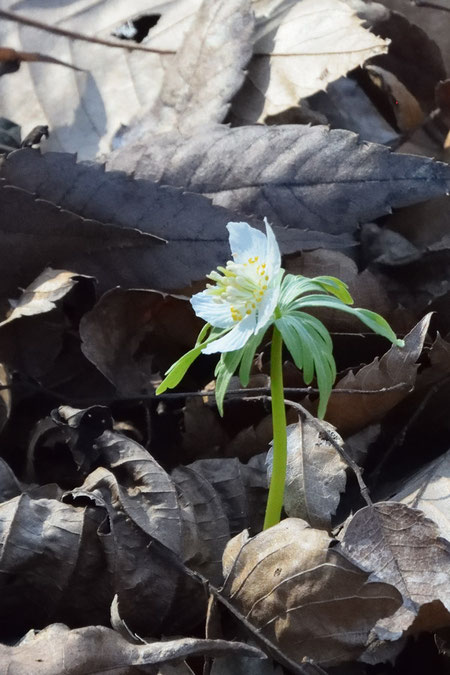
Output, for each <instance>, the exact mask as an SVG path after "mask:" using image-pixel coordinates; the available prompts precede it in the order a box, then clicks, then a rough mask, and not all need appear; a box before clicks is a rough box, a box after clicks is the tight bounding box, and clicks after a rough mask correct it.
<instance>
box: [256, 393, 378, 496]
mask: <svg viewBox="0 0 450 675" xmlns="http://www.w3.org/2000/svg"><path fill="white" fill-rule="evenodd" d="M258 399H260V400H261V399H263V400H266V401H270V396H249V397H248V399H247V400H258ZM284 402H285V404H286V405H289V406H291V408H294V409H295V410H297V411H298V412H299V413H300V415H301V416H302V417H304V418H305V419H307V420H308V422H310V423H311V424H312V425H313V427H315V429H317V431H318V432H319V433H320V434H322V435H323V436H325V437H326V439H327V441H328V442H329V443H330V445H332V446H333V448H334V449H335V450H337V452H338V453H339V454H340V455H341V457H342V459H343V460H344V462H346V463H347V464H348V466H349V467H350V468H351V469H352V471H353V473H354V474H355V476H356V480H357V481H358V485H359V489H360V492H361V496H362V498H363V499H364V501H365V502H366V504H367V505H368V506H373V502H372V500H371V498H370V495H369V490H368V488H367V485H366V484H365V482H364V480H363V477H362V474H361V469H360V468H359V466H358V465H357V463H356V462H355V461H354V460H353V459H352V457H350V455H349V454H348V452H347V451H346V450H345V449H344V448H343V447H342V446H341V445H339V443H336V441H335V440H334V438H333V436H332V435H331V434H330V432H329V431H328V430H327V429H326V428H325V427H324V426H323V425H322V424H321V422H320V421H319V420H317V419H316V418H315V417H314V415H311V413H310V412H309V411H308V410H306V408H304V407H303V406H302V405H301V404H300V403H296V402H295V401H290V400H289V399H284Z"/></svg>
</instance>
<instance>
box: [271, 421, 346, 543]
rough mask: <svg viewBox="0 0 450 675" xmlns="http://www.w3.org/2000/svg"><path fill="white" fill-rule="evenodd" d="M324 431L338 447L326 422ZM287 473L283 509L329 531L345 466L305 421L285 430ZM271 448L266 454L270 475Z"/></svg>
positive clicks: (333, 431) (343, 485)
mask: <svg viewBox="0 0 450 675" xmlns="http://www.w3.org/2000/svg"><path fill="white" fill-rule="evenodd" d="M323 424H325V428H326V429H327V431H328V432H329V433H331V434H332V435H333V437H334V439H335V440H336V442H337V443H339V444H340V445H342V444H343V440H342V438H341V437H340V436H339V435H338V434H336V432H335V430H334V427H332V426H331V425H330V424H327V423H326V422H325V423H323ZM287 452H288V459H287V472H286V484H285V492H284V509H285V511H286V513H287V515H288V516H290V517H292V518H303V520H306V522H307V523H308V524H309V525H310V526H311V527H316V528H318V529H324V530H329V529H330V527H331V516H332V515H333V514H334V513H335V512H336V509H337V506H338V504H339V500H340V496H341V492H343V491H344V489H345V483H346V475H345V469H346V464H345V462H344V461H343V460H342V458H341V456H340V455H339V453H338V452H337V450H336V449H335V448H334V447H333V446H332V445H331V444H330V443H329V441H328V440H327V439H326V438H325V437H324V436H323V435H322V434H321V433H320V432H319V431H318V430H317V428H316V427H315V426H314V425H312V424H311V422H309V421H308V420H302V419H301V418H300V419H299V420H298V422H297V423H296V424H290V425H289V426H288V427H287ZM272 461H273V448H271V450H270V451H269V453H268V456H267V463H268V474H269V476H270V475H271V473H272Z"/></svg>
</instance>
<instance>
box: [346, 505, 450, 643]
mask: <svg viewBox="0 0 450 675" xmlns="http://www.w3.org/2000/svg"><path fill="white" fill-rule="evenodd" d="M339 550H341V551H342V552H343V553H345V554H346V555H347V557H348V558H349V559H350V560H352V561H353V562H354V563H355V564H356V565H359V566H360V567H362V568H363V569H365V570H366V571H367V572H371V573H372V578H374V579H376V580H377V581H382V582H385V583H387V584H391V585H392V586H395V587H396V588H397V589H398V590H399V591H400V593H401V594H402V596H403V606H402V607H400V608H399V609H398V610H397V611H396V612H395V613H394V614H393V615H391V616H390V617H389V618H384V619H383V620H382V621H381V622H380V624H379V625H378V626H377V627H376V628H375V632H376V633H377V635H378V637H380V638H381V639H386V640H391V641H395V640H398V639H399V638H400V637H401V636H402V635H403V633H404V632H405V631H407V630H408V631H409V632H410V633H416V634H417V633H419V632H421V631H424V630H427V631H433V630H436V629H438V628H442V627H446V626H449V625H450V593H449V589H450V583H449V581H450V578H449V570H450V543H449V542H448V541H446V540H444V539H443V538H442V537H440V536H439V530H438V528H437V526H436V525H435V524H434V523H433V522H432V521H431V520H429V519H427V518H426V517H425V516H424V514H423V513H422V512H421V511H418V510H416V509H413V508H410V507H409V506H406V505H405V504H399V503H396V502H385V503H382V502H381V503H378V504H375V505H374V506H373V507H369V506H368V507H365V508H363V509H361V510H360V511H358V512H357V513H356V514H355V515H354V516H353V518H352V519H351V521H350V522H349V524H348V525H347V527H346V530H345V534H344V537H343V539H342V542H341V544H340V545H339Z"/></svg>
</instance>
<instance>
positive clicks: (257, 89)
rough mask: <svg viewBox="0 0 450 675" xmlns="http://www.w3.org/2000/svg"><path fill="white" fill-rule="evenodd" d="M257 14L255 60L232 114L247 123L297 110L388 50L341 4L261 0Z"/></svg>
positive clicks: (337, 1) (334, 0)
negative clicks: (312, 97)
mask: <svg viewBox="0 0 450 675" xmlns="http://www.w3.org/2000/svg"><path fill="white" fill-rule="evenodd" d="M255 9H256V12H257V17H258V21H257V26H256V31H255V44H254V47H253V53H254V56H253V58H252V60H251V62H250V65H249V68H248V73H247V77H246V81H245V83H244V86H243V88H242V90H241V91H240V92H239V94H238V96H237V97H236V98H235V100H234V101H233V114H234V115H235V116H237V117H238V118H240V119H241V120H246V121H247V123H255V122H262V121H263V120H264V118H265V117H266V116H267V115H276V114H277V113H280V112H282V111H283V110H285V109H287V108H291V107H293V106H297V105H298V103H299V101H300V99H302V98H306V97H307V96H310V95H312V94H315V93H316V92H317V91H320V90H322V89H326V87H327V85H328V84H329V83H330V82H332V81H333V80H336V79H338V78H339V77H341V76H342V75H346V73H347V72H348V71H349V70H353V68H356V67H357V66H360V65H362V64H363V63H364V61H365V60H366V59H368V58H370V57H372V56H375V55H377V54H382V53H383V52H385V51H387V47H388V42H387V41H385V40H383V39H382V38H379V37H376V35H374V34H373V33H371V32H370V31H369V30H366V29H365V28H363V27H362V25H361V24H362V21H361V20H360V19H359V18H358V17H357V16H356V14H354V13H353V12H352V10H351V9H350V8H349V7H348V5H346V4H345V3H343V2H341V1H340V0H300V1H295V0H293V1H291V2H286V1H285V0H278V2H273V0H268V2H261V0H260V1H259V2H257V3H255ZM258 104H259V105H258ZM255 108H256V109H258V108H259V117H257V116H256V115H255V114H254V113H253V111H254V110H255Z"/></svg>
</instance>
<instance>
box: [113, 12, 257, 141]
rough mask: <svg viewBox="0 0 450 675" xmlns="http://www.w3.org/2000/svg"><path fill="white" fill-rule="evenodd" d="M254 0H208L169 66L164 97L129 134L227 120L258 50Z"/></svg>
mask: <svg viewBox="0 0 450 675" xmlns="http://www.w3.org/2000/svg"><path fill="white" fill-rule="evenodd" d="M253 26H254V17H253V11H252V9H251V1H250V0H228V1H227V2H223V0H204V1H203V2H202V4H201V6H200V8H199V9H198V11H197V12H196V14H195V16H194V19H193V21H192V23H191V25H190V27H189V31H188V32H186V34H185V37H184V40H183V43H182V45H181V46H180V48H179V49H178V51H177V53H176V55H175V56H174V57H173V58H172V60H171V61H170V63H169V64H168V65H167V68H166V72H165V74H164V77H163V81H162V86H161V89H160V91H159V95H158V98H157V99H156V101H155V102H154V103H153V105H152V107H151V108H150V110H147V111H145V112H144V113H142V114H141V115H140V121H139V122H137V123H134V124H133V125H132V127H131V131H130V132H129V133H128V134H127V135H126V136H125V138H124V139H123V140H124V141H125V143H128V142H129V141H130V139H132V138H138V137H142V136H144V137H149V136H153V135H154V134H155V133H161V132H162V131H168V130H171V129H173V128H177V129H178V130H179V131H180V132H181V133H183V134H187V133H189V132H190V131H192V129H194V128H195V127H199V126H200V125H204V124H209V123H212V122H219V123H220V122H222V121H223V120H224V118H225V116H226V113H227V111H228V108H229V106H230V101H231V99H232V97H233V95H234V94H235V93H236V91H237V90H238V89H239V87H240V86H241V84H242V81H243V79H244V68H245V66H246V65H247V62H248V60H249V59H250V57H251V54H252V35H253Z"/></svg>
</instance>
